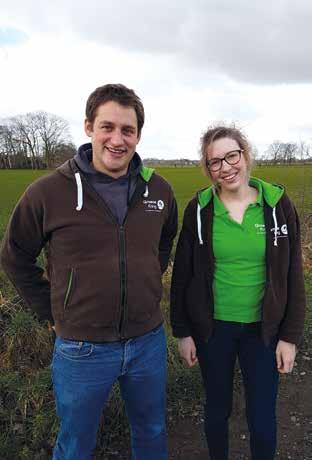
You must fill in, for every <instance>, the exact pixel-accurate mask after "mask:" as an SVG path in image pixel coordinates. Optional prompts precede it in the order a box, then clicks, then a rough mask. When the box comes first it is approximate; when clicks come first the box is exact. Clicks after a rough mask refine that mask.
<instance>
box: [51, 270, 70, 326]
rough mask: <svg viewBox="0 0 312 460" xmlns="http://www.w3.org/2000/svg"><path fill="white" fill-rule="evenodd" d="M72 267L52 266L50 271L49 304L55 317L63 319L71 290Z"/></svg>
mask: <svg viewBox="0 0 312 460" xmlns="http://www.w3.org/2000/svg"><path fill="white" fill-rule="evenodd" d="M73 281H74V269H73V268H56V267H53V271H52V273H51V305H52V313H53V317H54V318H55V319H58V320H60V319H63V318H64V311H65V309H66V307H67V305H68V303H69V302H70V299H71V296H72V292H73V287H74V286H73V284H74V283H73Z"/></svg>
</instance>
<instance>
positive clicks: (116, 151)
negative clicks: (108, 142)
mask: <svg viewBox="0 0 312 460" xmlns="http://www.w3.org/2000/svg"><path fill="white" fill-rule="evenodd" d="M105 148H106V149H107V150H108V151H109V152H110V153H112V154H113V155H123V154H124V153H126V152H127V149H114V148H113V147H108V146H105Z"/></svg>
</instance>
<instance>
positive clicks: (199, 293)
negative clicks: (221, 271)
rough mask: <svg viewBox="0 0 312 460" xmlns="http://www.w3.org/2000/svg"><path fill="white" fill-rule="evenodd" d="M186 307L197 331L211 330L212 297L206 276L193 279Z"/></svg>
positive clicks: (187, 294) (188, 289)
mask: <svg viewBox="0 0 312 460" xmlns="http://www.w3.org/2000/svg"><path fill="white" fill-rule="evenodd" d="M185 305H186V311H187V314H188V317H189V319H190V322H191V323H192V324H193V325H194V326H195V328H196V329H199V330H200V331H202V332H205V329H210V328H211V322H212V317H213V308H212V296H211V292H210V289H209V284H208V280H207V279H206V278H205V277H204V276H194V277H193V278H192V280H191V282H190V284H189V285H188V287H187V290H186V297H185ZM207 332H208V331H207Z"/></svg>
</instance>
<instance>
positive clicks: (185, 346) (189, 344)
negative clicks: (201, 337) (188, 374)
mask: <svg viewBox="0 0 312 460" xmlns="http://www.w3.org/2000/svg"><path fill="white" fill-rule="evenodd" d="M178 350H179V354H180V356H181V358H182V359H183V360H184V361H185V362H186V364H187V365H188V366H189V367H193V366H194V365H195V364H196V363H197V361H198V359H197V356H196V346H195V343H194V340H193V339H192V337H183V339H178Z"/></svg>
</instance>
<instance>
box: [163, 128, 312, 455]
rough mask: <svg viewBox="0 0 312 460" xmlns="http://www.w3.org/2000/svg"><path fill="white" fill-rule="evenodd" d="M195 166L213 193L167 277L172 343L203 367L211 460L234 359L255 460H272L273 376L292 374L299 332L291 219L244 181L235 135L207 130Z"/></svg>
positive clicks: (219, 444)
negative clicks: (174, 340)
mask: <svg viewBox="0 0 312 460" xmlns="http://www.w3.org/2000/svg"><path fill="white" fill-rule="evenodd" d="M201 160H202V166H203V169H204V171H205V172H206V174H207V175H208V176H209V177H210V179H211V181H212V183H213V186H212V187H209V188H206V189H204V190H201V191H200V192H198V194H197V196H196V197H195V198H194V199H192V200H191V201H190V203H189V204H188V206H187V208H186V210H185V213H184V220H183V226H182V230H181V233H180V237H179V241H178V245H177V250H176V257H175V263H174V269H173V277H172V289H171V322H172V329H173V334H174V336H175V337H178V348H179V353H180V355H181V357H182V358H183V359H184V360H185V362H186V363H187V365H188V366H190V367H191V366H193V365H194V364H196V362H197V360H198V361H199V364H200V368H201V373H202V377H203V383H204V387H205V393H206V405H205V432H206V437H207V442H208V448H209V452H210V457H211V459H212V460H224V459H228V419H229V417H230V414H231V410H232V395H233V374H234V366H235V361H236V358H238V360H239V364H240V367H241V371H242V376H243V381H244V386H245V395H246V412H247V421H248V426H249V431H250V448H251V453H252V459H253V460H271V459H274V453H275V448H276V417H275V406H276V395H277V387H278V373H288V372H291V371H292V368H293V366H294V360H295V356H296V345H297V344H298V342H299V341H300V337H301V335H302V332H303V321H304V311H305V293H304V282H303V270H302V260H301V246H300V231H299V222H298V217H297V213H296V210H295V208H294V206H293V204H292V202H291V201H290V199H289V198H288V196H287V195H286V193H285V191H284V188H283V187H281V186H279V185H271V184H268V183H267V182H264V181H262V180H260V179H256V178H253V177H250V169H251V156H250V145H249V143H248V141H247V139H246V138H245V136H244V135H243V133H242V132H241V131H240V130H238V129H237V128H232V127H226V126H217V127H213V128H209V129H208V130H207V132H206V133H205V134H204V135H203V137H202V139H201Z"/></svg>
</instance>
